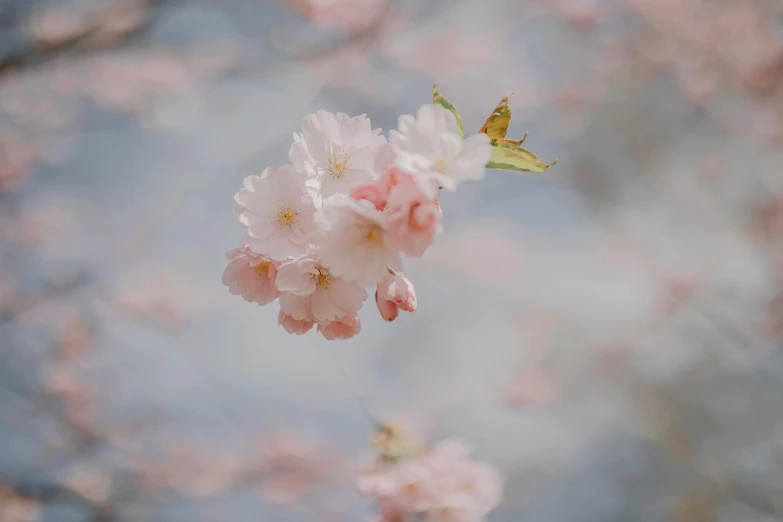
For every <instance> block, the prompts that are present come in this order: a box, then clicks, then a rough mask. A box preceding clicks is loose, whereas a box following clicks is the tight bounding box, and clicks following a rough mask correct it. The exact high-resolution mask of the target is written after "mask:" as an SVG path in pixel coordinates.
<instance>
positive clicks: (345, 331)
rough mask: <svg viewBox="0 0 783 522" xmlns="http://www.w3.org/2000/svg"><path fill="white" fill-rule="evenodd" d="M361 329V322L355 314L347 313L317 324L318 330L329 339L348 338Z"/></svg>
mask: <svg viewBox="0 0 783 522" xmlns="http://www.w3.org/2000/svg"><path fill="white" fill-rule="evenodd" d="M361 329H362V323H361V321H359V316H358V315H356V314H353V315H347V316H345V317H343V318H342V319H338V320H337V321H329V322H326V323H322V324H319V325H318V331H319V332H320V333H321V335H323V336H324V337H325V338H326V339H328V340H330V341H334V340H337V339H342V340H345V339H350V338H351V337H353V336H354V335H356V334H358V333H359V331H360V330H361Z"/></svg>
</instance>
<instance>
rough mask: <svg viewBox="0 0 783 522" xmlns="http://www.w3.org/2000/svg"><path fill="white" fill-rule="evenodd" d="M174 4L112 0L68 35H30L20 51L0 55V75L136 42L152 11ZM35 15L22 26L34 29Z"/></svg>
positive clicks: (163, 0)
mask: <svg viewBox="0 0 783 522" xmlns="http://www.w3.org/2000/svg"><path fill="white" fill-rule="evenodd" d="M175 1H177V0H115V1H114V2H111V3H108V4H104V5H102V6H101V7H100V8H98V9H95V11H93V12H92V13H90V15H89V16H87V17H86V19H85V20H84V21H83V24H82V26H81V27H79V28H78V29H76V30H74V31H72V32H71V33H70V34H67V33H66V34H62V35H59V37H55V38H52V39H50V40H47V39H46V37H47V35H46V34H39V35H36V34H32V35H30V37H29V38H30V41H29V42H27V45H24V46H22V48H21V49H20V50H18V51H16V52H13V51H12V52H0V76H1V75H3V74H4V73H8V72H10V71H12V70H19V69H24V68H29V67H35V66H38V65H41V64H43V63H47V62H50V61H52V60H54V59H56V58H58V57H60V56H63V55H67V54H74V53H85V52H90V51H95V50H98V49H105V48H111V47H116V46H119V45H127V44H129V43H131V42H133V41H135V40H137V39H138V38H139V36H140V35H142V34H143V33H144V32H145V31H146V30H147V29H148V28H149V27H150V25H151V23H152V22H153V20H154V19H155V17H154V16H152V15H151V11H152V9H153V8H160V7H163V6H165V5H167V4H171V3H173V2H175ZM35 16H36V15H35V14H33V15H32V17H28V20H25V21H24V22H21V23H23V24H24V25H26V26H28V28H32V29H35V27H34V25H35V20H34V18H35ZM133 17H136V19H135V20H134V19H133ZM17 23H19V22H17ZM44 29H45V28H44ZM42 30H43V29H42Z"/></svg>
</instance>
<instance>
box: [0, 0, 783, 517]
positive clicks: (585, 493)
mask: <svg viewBox="0 0 783 522" xmlns="http://www.w3.org/2000/svg"><path fill="white" fill-rule="evenodd" d="M782 24H783V3H781V2H780V1H779V0H769V1H763V0H540V1H535V0H476V1H469V0H427V1H413V0H410V1H407V0H406V1H402V0H287V1H282V0H281V1H275V0H50V1H47V0H0V521H2V522H37V521H57V522H60V521H64V522H65V521H68V522H70V521H74V522H77V521H104V522H108V521H117V522H120V521H134V522H135V521H145V520H149V521H156V522H160V521H179V520H183V521H184V520H187V521H189V522H190V521H201V520H204V521H213V520H215V521H217V520H232V521H243V520H247V521H258V520H263V521H278V520H280V521H300V520H301V521H309V520H327V521H329V520H334V521H363V520H369V518H370V517H371V516H372V514H373V512H374V506H373V505H372V504H371V502H370V501H369V500H366V499H362V498H361V497H359V496H358V494H357V493H356V492H355V489H354V486H353V482H352V480H353V477H354V475H355V473H356V471H357V469H359V467H360V465H361V464H362V462H366V460H363V459H366V447H367V438H368V436H369V435H370V434H371V433H372V430H373V422H374V419H379V420H383V421H385V422H392V423H398V424H400V425H403V426H406V427H407V428H408V429H410V430H411V431H412V432H414V433H416V434H418V436H420V437H422V438H430V439H438V438H442V437H452V436H455V437H460V438H463V439H464V440H465V441H467V442H468V444H469V445H471V446H472V447H473V448H474V450H475V451H474V455H475V456H476V458H478V459H480V460H484V461H487V462H489V463H491V464H492V465H494V466H496V467H498V468H499V469H500V470H501V471H502V472H503V474H504V475H505V476H506V478H507V483H506V491H505V500H504V502H503V504H502V505H501V506H500V507H499V508H498V509H497V510H496V511H495V512H493V513H491V514H490V516H489V520H490V521H497V522H501V521H535V522H613V521H616V522H626V521H629V520H633V521H637V522H642V521H651V522H652V521H656V522H657V521H662V520H665V521H673V522H713V521H721V522H722V521H726V522H771V521H776V520H781V519H783V357H781V350H780V347H781V339H782V337H781V336H783V293H782V292H783V286H782V285H783V173H782V172H781V165H783V163H782V162H781V160H783V158H782V157H781V150H782V149H781V145H783V76H782V75H783V25H782ZM433 83H437V84H438V87H439V89H440V90H441V92H443V93H444V94H445V95H446V96H448V97H449V98H450V99H451V100H452V101H453V102H454V103H455V104H456V105H457V107H458V108H459V109H460V111H461V112H462V115H463V119H464V120H465V123H466V127H467V128H468V129H475V130H478V128H479V127H480V126H481V124H482V122H483V120H484V118H485V117H486V116H487V115H488V114H489V112H491V110H492V108H493V107H494V106H495V103H496V102H497V101H498V100H499V99H500V97H501V96H503V95H504V94H505V93H506V92H508V91H513V92H514V93H515V94H514V95H513V96H512V97H511V100H510V104H511V107H512V109H513V114H514V115H513V119H512V123H511V127H510V131H509V136H511V137H521V136H522V135H523V133H524V132H525V131H526V130H529V131H530V137H529V138H528V140H527V146H528V147H529V148H530V149H531V150H533V151H534V152H536V154H538V155H539V156H540V157H541V158H542V160H544V161H551V160H552V159H554V158H555V157H558V158H559V159H560V161H559V163H558V164H557V165H556V166H555V167H554V168H553V169H551V170H550V171H549V172H547V173H545V174H531V175H526V174H518V173H510V172H498V171H490V172H489V173H488V175H487V178H486V180H485V181H484V182H481V183H470V184H465V185H463V186H461V187H460V190H459V191H458V192H456V193H447V194H444V195H443V199H442V205H443V209H444V220H445V232H444V234H442V235H441V236H439V238H438V240H437V242H436V244H435V246H434V247H433V248H432V249H431V250H430V251H429V252H428V254H427V255H426V256H425V257H424V258H423V259H420V260H413V261H410V262H408V264H407V272H408V274H409V275H410V277H411V278H412V279H413V281H414V282H415V284H416V288H417V292H418V298H419V308H418V310H417V311H416V312H415V313H413V314H403V315H402V316H401V317H400V318H399V319H398V320H397V321H396V322H394V323H391V324H387V323H384V322H383V321H382V320H381V318H380V317H379V316H378V314H377V311H376V310H375V307H374V304H373V303H372V300H370V301H368V302H367V305H366V306H365V308H364V309H363V310H362V312H361V318H362V324H363V331H362V333H361V334H360V335H359V336H358V337H356V338H354V339H352V340H350V341H347V342H341V343H335V342H331V343H330V342H328V341H325V340H323V339H322V338H321V337H320V336H318V335H316V334H315V333H312V332H311V333H310V334H308V335H305V336H291V335H288V334H286V333H285V332H284V331H283V330H282V329H281V328H280V327H278V326H277V321H276V315H277V309H276V307H275V306H269V307H264V308H261V307H258V306H256V305H254V304H249V303H246V302H244V301H243V300H242V299H241V298H239V297H236V296H232V295H230V294H229V293H228V291H227V289H226V288H225V287H223V286H222V284H221V281H220V276H221V273H222V270H223V268H224V266H225V264H226V260H225V259H224V253H225V252H226V251H227V250H229V249H231V248H234V247H236V246H238V244H239V241H240V238H241V235H242V231H241V229H240V228H239V227H238V226H237V225H236V224H235V223H234V221H233V217H232V206H233V203H232V196H233V194H234V193H235V192H236V190H237V189H238V188H239V187H240V184H241V180H242V179H243V178H244V177H245V176H247V175H249V174H253V173H258V172H259V171H260V170H261V169H262V168H263V167H265V166H266V165H269V164H280V163H283V162H285V161H286V158H287V150H288V146H289V143H290V139H291V133H292V132H293V131H295V130H297V129H298V127H299V123H300V121H301V119H302V117H303V116H304V115H305V114H307V113H308V112H311V111H314V110H317V109H326V110H330V111H334V112H345V113H348V114H349V115H357V114H362V113H366V114H367V115H368V116H369V117H370V118H371V119H372V121H373V124H374V126H375V127H382V128H383V129H384V130H387V129H390V128H394V127H395V126H396V120H397V117H398V116H399V115H401V114H407V113H415V111H416V109H417V108H418V107H419V106H420V105H421V104H423V103H428V102H429V101H430V100H431V94H430V93H431V88H432V85H433Z"/></svg>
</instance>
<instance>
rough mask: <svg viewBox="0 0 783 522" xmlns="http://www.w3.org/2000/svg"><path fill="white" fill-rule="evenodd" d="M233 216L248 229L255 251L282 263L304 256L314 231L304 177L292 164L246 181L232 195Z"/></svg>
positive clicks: (312, 203) (310, 200)
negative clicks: (233, 202)
mask: <svg viewBox="0 0 783 522" xmlns="http://www.w3.org/2000/svg"><path fill="white" fill-rule="evenodd" d="M234 201H235V202H236V206H235V207H234V215H235V216H236V218H237V221H239V223H240V224H241V225H242V226H245V227H247V234H246V238H245V243H246V244H247V246H249V247H250V248H251V249H252V250H253V251H254V252H257V253H259V254H264V255H268V256H270V257H271V258H272V259H276V260H279V261H282V260H283V259H284V258H286V257H289V256H296V255H299V254H301V253H303V252H304V251H305V249H306V247H307V244H308V241H309V239H310V235H311V234H312V233H313V232H314V229H315V226H314V222H313V214H314V212H315V205H314V202H313V194H312V192H311V186H310V183H309V180H308V178H307V175H306V174H305V173H303V172H300V171H298V170H297V169H295V168H294V167H292V166H291V165H284V166H281V167H268V168H267V169H265V170H264V172H263V173H261V175H260V176H248V177H247V178H245V181H244V187H243V188H242V189H241V190H240V191H239V192H237V194H236V196H234Z"/></svg>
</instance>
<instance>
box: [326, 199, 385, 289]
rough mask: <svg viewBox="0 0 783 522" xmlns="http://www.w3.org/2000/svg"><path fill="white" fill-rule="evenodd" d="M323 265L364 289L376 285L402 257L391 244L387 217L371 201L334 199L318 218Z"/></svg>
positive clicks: (327, 202) (334, 273)
mask: <svg viewBox="0 0 783 522" xmlns="http://www.w3.org/2000/svg"><path fill="white" fill-rule="evenodd" d="M316 220H317V221H318V224H319V227H320V228H321V230H322V233H321V237H320V239H321V241H322V243H321V261H322V262H323V264H324V266H327V267H329V270H330V271H331V273H332V274H333V275H335V276H340V277H343V278H345V279H348V280H350V281H355V282H356V283H357V284H359V285H361V286H369V285H372V284H375V283H376V282H377V281H378V280H379V279H381V278H382V277H383V276H384V274H386V272H387V270H388V268H389V267H390V266H391V267H392V268H394V267H399V265H400V255H399V252H398V251H397V249H396V248H394V246H393V245H392V244H391V243H390V242H389V238H388V233H387V229H386V227H387V224H386V219H385V216H384V215H383V213H382V212H380V211H379V210H378V209H377V208H375V205H373V204H372V203H371V202H369V201H367V200H355V199H353V198H349V197H345V196H342V197H341V196H334V197H332V198H329V199H328V200H325V201H324V205H323V206H322V207H321V208H320V209H319V211H318V214H317V215H316Z"/></svg>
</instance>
